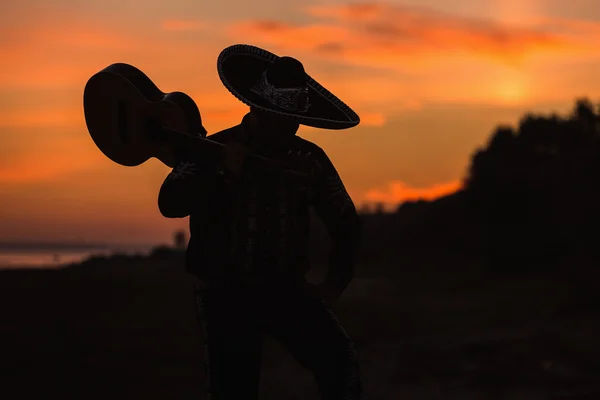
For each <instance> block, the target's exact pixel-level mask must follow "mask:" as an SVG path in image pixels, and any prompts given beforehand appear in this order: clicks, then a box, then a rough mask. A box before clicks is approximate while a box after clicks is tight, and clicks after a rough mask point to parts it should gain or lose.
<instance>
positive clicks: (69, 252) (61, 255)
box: [0, 247, 150, 269]
mask: <svg viewBox="0 0 600 400" xmlns="http://www.w3.org/2000/svg"><path fill="white" fill-rule="evenodd" d="M116 252H118V253H121V254H123V253H126V254H136V253H141V254H147V253H149V252H150V248H149V247H146V248H138V249H128V250H118V251H115V250H113V249H57V250H53V249H27V250H21V249H19V250H6V249H0V268H2V269H6V268H39V267H44V268H61V267H62V266H63V265H65V264H69V263H73V262H80V261H83V260H85V259H87V258H89V257H91V256H94V255H105V256H108V255H111V254H114V253H116Z"/></svg>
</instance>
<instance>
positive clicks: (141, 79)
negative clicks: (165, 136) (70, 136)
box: [83, 63, 206, 168]
mask: <svg viewBox="0 0 600 400" xmlns="http://www.w3.org/2000/svg"><path fill="white" fill-rule="evenodd" d="M83 107H84V114H85V122H86V125H87V128H88V131H89V133H90V136H91V137H92V140H93V141H94V143H95V144H96V146H98V148H99V149H100V151H101V152H102V153H104V155H105V156H106V157H108V158H109V159H111V160H112V161H114V162H116V163H118V164H121V165H125V166H136V165H140V164H142V163H144V162H145V161H147V160H148V159H149V158H151V157H156V158H157V159H159V160H160V161H162V162H163V163H164V164H166V165H168V166H169V167H171V168H173V167H174V166H175V158H174V156H173V146H172V144H171V142H169V141H168V140H167V141H162V142H161V141H160V140H157V139H156V138H153V137H152V136H151V135H152V132H153V131H154V132H155V131H157V130H159V127H165V128H169V129H172V130H175V131H178V132H181V133H184V134H189V135H192V136H201V137H206V130H205V129H204V127H203V126H202V118H201V117H200V111H199V110H198V107H197V106H196V103H194V100H192V99H191V98H190V97H189V96H188V95H186V94H185V93H182V92H171V93H164V92H162V91H161V90H160V89H159V88H158V87H157V86H156V85H155V84H154V83H153V82H152V81H151V80H150V78H148V77H147V76H146V75H145V74H144V73H143V72H142V71H140V70H139V69H137V68H135V67H133V66H131V65H129V64H123V63H117V64H112V65H110V66H108V67H106V68H104V69H103V70H101V71H100V72H98V73H96V74H95V75H93V76H92V77H91V78H90V79H89V80H88V82H87V84H86V86H85V90H84V94H83Z"/></svg>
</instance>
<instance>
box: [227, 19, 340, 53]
mask: <svg viewBox="0 0 600 400" xmlns="http://www.w3.org/2000/svg"><path fill="white" fill-rule="evenodd" d="M228 32H229V34H230V35H232V36H237V37H245V38H248V37H252V38H257V39H259V40H265V41H267V42H268V43H269V44H272V45H280V46H283V47H285V48H290V49H304V50H314V49H315V48H319V47H321V46H326V45H327V44H328V43H331V42H337V41H342V42H345V41H347V40H348V39H350V36H351V32H350V31H348V30H347V29H346V28H344V27H339V26H332V25H318V24H314V25H307V26H295V25H291V24H286V23H284V22H280V21H273V20H258V21H247V22H240V23H236V24H232V25H231V26H230V27H229V28H228Z"/></svg>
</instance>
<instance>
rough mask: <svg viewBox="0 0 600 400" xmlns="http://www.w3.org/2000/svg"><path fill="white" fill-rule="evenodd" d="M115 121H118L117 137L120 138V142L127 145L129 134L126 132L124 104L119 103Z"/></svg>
mask: <svg viewBox="0 0 600 400" xmlns="http://www.w3.org/2000/svg"><path fill="white" fill-rule="evenodd" d="M117 119H118V129H119V137H120V138H121V142H123V143H125V144H128V143H129V134H128V133H129V132H128V131H127V107H126V106H125V103H124V102H122V101H119V104H118V109H117Z"/></svg>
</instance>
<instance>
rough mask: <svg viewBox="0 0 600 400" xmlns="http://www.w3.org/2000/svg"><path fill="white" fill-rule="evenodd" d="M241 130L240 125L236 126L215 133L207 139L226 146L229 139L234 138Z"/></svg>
mask: <svg viewBox="0 0 600 400" xmlns="http://www.w3.org/2000/svg"><path fill="white" fill-rule="evenodd" d="M240 128H241V127H240V125H235V126H232V127H231V128H227V129H223V130H222V131H219V132H216V133H213V134H212V135H209V136H207V137H206V138H207V139H210V140H213V141H215V142H218V143H223V144H224V143H227V142H228V141H229V139H230V138H231V137H233V136H234V135H235V134H236V132H237V131H238V130H239V129H240Z"/></svg>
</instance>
